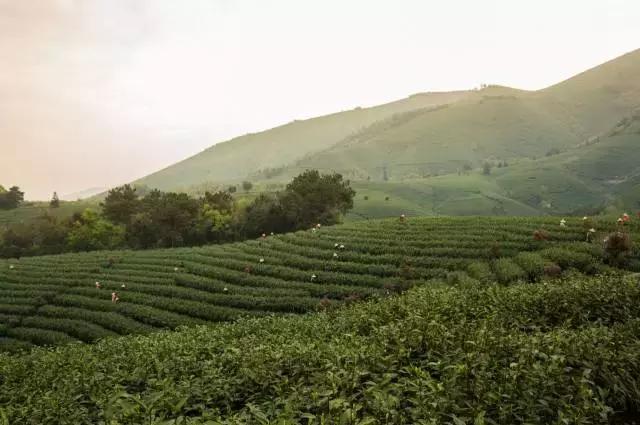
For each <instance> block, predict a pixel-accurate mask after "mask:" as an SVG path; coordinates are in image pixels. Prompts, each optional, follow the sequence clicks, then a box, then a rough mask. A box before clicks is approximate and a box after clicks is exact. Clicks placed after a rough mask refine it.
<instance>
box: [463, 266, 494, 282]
mask: <svg viewBox="0 0 640 425" xmlns="http://www.w3.org/2000/svg"><path fill="white" fill-rule="evenodd" d="M467 273H468V274H469V276H471V277H472V278H474V279H476V280H479V281H480V282H485V283H488V282H490V281H491V280H493V278H494V275H493V272H492V271H491V266H490V265H489V264H488V263H485V262H481V261H475V262H473V263H471V264H469V266H468V267H467Z"/></svg>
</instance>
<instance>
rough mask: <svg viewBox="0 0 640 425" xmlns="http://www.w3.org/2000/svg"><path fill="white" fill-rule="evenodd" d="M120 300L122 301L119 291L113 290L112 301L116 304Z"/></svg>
mask: <svg viewBox="0 0 640 425" xmlns="http://www.w3.org/2000/svg"><path fill="white" fill-rule="evenodd" d="M118 301H120V297H119V296H118V293H117V292H115V291H114V292H112V293H111V302H112V303H114V304H115V303H117V302H118Z"/></svg>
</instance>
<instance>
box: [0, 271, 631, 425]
mask: <svg viewBox="0 0 640 425" xmlns="http://www.w3.org/2000/svg"><path fill="white" fill-rule="evenodd" d="M0 377H1V379H2V385H0V422H2V421H3V420H4V422H2V423H11V424H14V423H15V424H45V423H46V424H53V423H55V424H298V423H300V424H514V423H528V424H594V423H634V422H632V421H633V420H636V421H637V419H638V417H639V416H638V412H639V410H638V409H640V282H639V281H638V277H637V276H635V277H634V276H622V275H610V276H599V277H596V278H593V277H592V278H585V277H580V276H573V277H571V276H570V277H566V278H564V279H562V280H556V281H553V282H547V283H537V284H531V283H519V284H514V285H496V284H485V285H482V284H478V283H477V282H476V283H461V284H456V285H446V284H432V285H424V286H420V287H416V288H413V289H410V290H409V291H408V292H406V293H405V294H403V295H400V296H395V297H389V298H385V299H378V300H371V301H368V302H364V303H357V304H354V305H352V306H349V307H345V308H341V309H337V310H328V311H327V312H324V313H319V314H313V315H302V316H292V317H282V316H271V317H266V318H257V319H256V318H253V319H240V320H239V321H237V322H235V323H229V324H218V325H213V326H194V327H189V328H185V329H182V330H180V331H177V332H158V333H154V334H151V335H143V336H140V335H138V336H127V337H122V338H109V339H105V340H103V341H100V342H98V343H96V344H92V345H67V346H63V347H58V348H56V349H53V350H52V349H41V348H38V349H34V350H32V351H31V352H30V353H25V354H23V355H20V356H17V355H7V354H5V355H0ZM636 423H637V422H636Z"/></svg>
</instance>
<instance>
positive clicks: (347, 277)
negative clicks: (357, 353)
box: [0, 217, 640, 351]
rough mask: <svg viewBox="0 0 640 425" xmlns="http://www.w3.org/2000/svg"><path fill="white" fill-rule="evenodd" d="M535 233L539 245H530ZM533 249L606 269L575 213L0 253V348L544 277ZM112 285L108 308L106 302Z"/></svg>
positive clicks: (633, 260) (629, 260)
mask: <svg viewBox="0 0 640 425" xmlns="http://www.w3.org/2000/svg"><path fill="white" fill-rule="evenodd" d="M593 225H594V226H596V227H597V228H598V229H599V231H602V232H611V231H614V230H616V229H617V226H616V224H615V223H611V224H607V223H606V222H600V221H597V220H594V223H593ZM607 226H609V227H607ZM540 229H544V235H545V238H544V240H539V241H535V240H533V238H532V236H531V235H532V233H533V232H534V231H536V230H540ZM626 229H627V230H626V231H630V232H631V233H634V232H637V228H636V227H633V226H627V228H626ZM497 254H499V256H498V257H497V258H496V255H497ZM538 254H539V255H540V256H541V257H542V258H544V259H545V260H546V261H549V262H554V263H557V264H559V265H560V266H561V267H562V269H563V270H561V271H559V272H557V273H555V276H556V277H560V276H561V275H562V274H563V273H564V274H566V273H568V270H569V269H578V270H581V271H584V272H587V273H592V274H593V273H596V272H602V271H604V270H606V269H605V268H604V266H603V262H602V261H603V252H602V247H601V246H600V244H588V243H585V242H584V228H583V223H582V219H581V218H569V219H568V220H567V225H566V226H565V227H560V226H559V225H558V220H557V219H556V218H554V217H523V218H518V217H483V218H479V217H429V218H426V217H425V218H417V217H407V218H406V219H405V221H404V222H400V221H399V220H398V219H396V218H394V219H388V220H371V221H366V222H360V223H351V224H345V225H339V226H333V227H322V228H321V229H316V230H315V231H299V232H295V233H289V234H283V235H274V236H271V235H265V237H264V238H262V237H261V238H259V239H257V240H251V241H245V242H241V243H232V244H226V245H215V246H205V247H195V248H179V249H164V250H148V251H102V252H90V253H78V254H66V255H57V256H55V255H52V256H42V257H30V258H22V259H20V260H0V323H2V324H3V325H4V330H3V331H2V332H3V334H2V335H3V337H4V338H6V341H5V342H3V343H2V344H0V351H2V350H4V349H5V348H7V347H9V348H10V349H11V350H14V349H15V347H16V346H18V345H20V344H19V343H18V342H16V341H23V342H24V343H25V344H24V346H27V347H28V346H30V345H32V344H58V343H66V342H69V341H73V342H77V341H83V342H91V341H95V340H98V339H101V338H110V337H112V336H113V335H114V334H117V335H126V334H146V333H149V332H152V331H155V330H160V329H174V328H176V327H179V326H183V325H195V324H205V323H212V322H222V321H234V320H237V319H239V318H243V317H250V316H264V315H269V314H274V313H277V314H292V313H305V312H313V311H315V310H317V308H318V306H319V305H320V303H321V302H322V304H327V305H330V306H331V307H332V309H333V308H334V307H339V306H341V305H342V304H345V303H351V302H353V301H354V300H356V299H367V298H375V297H381V296H383V297H384V296H387V294H395V293H400V292H403V291H405V290H406V289H408V288H410V287H413V286H420V285H431V284H433V282H434V281H445V282H446V281H449V282H450V283H455V284H467V283H472V282H476V281H479V282H482V283H484V284H487V283H490V282H492V281H494V280H495V279H498V280H499V281H500V282H502V283H512V282H514V281H517V280H520V279H523V280H536V279H538V278H539V276H540V275H541V273H547V274H552V273H550V272H551V271H552V270H551V269H550V267H551V266H550V265H549V264H545V265H544V266H543V268H542V272H541V264H542V262H541V260H540V256H538ZM625 258H626V261H625V264H624V267H627V268H629V269H631V270H638V269H640V265H639V264H640V263H639V262H638V260H639V259H640V252H638V249H637V248H636V247H634V248H633V249H632V251H631V252H630V253H629V255H628V256H625ZM492 267H493V269H492ZM545 267H546V269H545ZM494 272H495V274H494ZM96 282H98V283H99V285H100V287H101V289H98V288H96ZM123 285H124V287H123ZM114 291H115V292H117V293H118V295H119V298H120V301H119V302H118V303H117V304H113V303H112V302H111V293H112V292H114ZM47 335H49V336H48V337H47Z"/></svg>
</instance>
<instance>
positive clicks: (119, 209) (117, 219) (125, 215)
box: [100, 184, 140, 224]
mask: <svg viewBox="0 0 640 425" xmlns="http://www.w3.org/2000/svg"><path fill="white" fill-rule="evenodd" d="M100 206H101V207H102V215H103V216H104V217H106V218H107V219H108V220H110V221H112V222H114V223H118V224H128V223H129V222H130V221H131V217H132V216H133V215H134V214H135V213H136V212H138V211H139V209H140V200H139V198H138V194H137V193H136V188H135V187H132V186H131V185H128V184H125V185H124V186H120V187H116V188H114V189H111V190H110V191H109V193H108V194H107V197H106V198H105V199H104V202H102V203H101V204H100Z"/></svg>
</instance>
